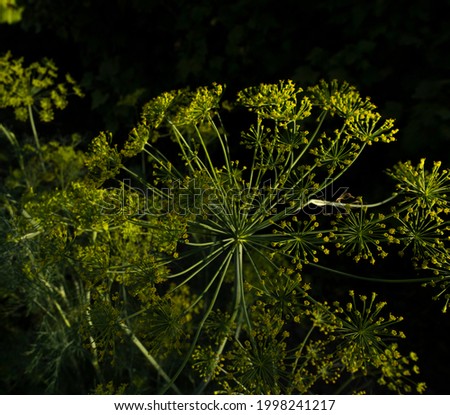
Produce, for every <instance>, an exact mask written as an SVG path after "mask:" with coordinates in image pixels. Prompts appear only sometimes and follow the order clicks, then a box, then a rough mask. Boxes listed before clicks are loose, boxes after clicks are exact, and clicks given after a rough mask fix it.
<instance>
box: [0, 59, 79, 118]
mask: <svg viewBox="0 0 450 415" xmlns="http://www.w3.org/2000/svg"><path fill="white" fill-rule="evenodd" d="M57 78H58V68H57V67H56V66H55V64H54V63H53V61H51V60H49V59H43V60H42V62H33V63H32V64H31V65H29V66H24V62H23V58H19V59H13V58H12V54H11V53H10V52H8V53H6V55H4V56H1V57H0V108H8V107H10V108H13V109H14V113H15V117H16V119H18V120H20V121H27V120H28V118H29V117H30V114H31V111H32V110H35V111H37V113H38V114H39V118H40V120H41V121H42V122H50V121H52V120H53V119H54V116H55V115H54V110H55V109H58V110H62V109H64V108H66V106H67V103H68V102H67V97H68V96H69V95H71V94H74V95H77V96H79V97H82V96H83V93H82V92H81V89H80V88H79V87H78V86H77V85H76V83H75V81H74V80H73V78H72V77H71V76H70V75H66V76H65V80H64V81H62V82H61V81H60V82H58V79H57Z"/></svg>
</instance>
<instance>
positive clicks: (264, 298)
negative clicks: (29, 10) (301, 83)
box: [0, 55, 449, 394]
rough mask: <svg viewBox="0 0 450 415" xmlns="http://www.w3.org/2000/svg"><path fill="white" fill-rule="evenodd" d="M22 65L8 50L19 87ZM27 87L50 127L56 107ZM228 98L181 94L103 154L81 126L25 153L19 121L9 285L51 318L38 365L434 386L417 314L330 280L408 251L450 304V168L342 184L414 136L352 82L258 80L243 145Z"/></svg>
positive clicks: (8, 240) (57, 376)
mask: <svg viewBox="0 0 450 415" xmlns="http://www.w3.org/2000/svg"><path fill="white" fill-rule="evenodd" d="M21 65H22V60H12V59H10V56H9V55H8V56H7V57H6V58H4V66H5V67H6V68H7V69H8V71H9V72H8V73H9V77H8V78H7V79H6V78H5V79H6V80H7V82H6V81H5V82H4V84H5V85H13V86H14V85H19V84H20V83H21V82H22V80H23V79H24V73H25V72H23V70H22V69H23V68H22V66H21ZM30 67H33V68H34V67H35V68H36V70H38V68H46V69H45V71H50V72H51V76H50V78H49V83H48V85H47V84H46V85H45V86H42V89H41V90H40V92H43V91H44V90H45V91H47V89H48V88H49V87H51V86H54V82H53V80H54V79H56V77H57V72H56V68H54V67H53V66H52V67H51V68H50V67H49V66H48V64H46V65H44V66H42V67H41V66H33V64H32V66H30ZM13 68H19V69H20V68H22V69H21V70H15V69H13ZM52 68H53V69H52ZM42 70H43V69H42ZM25 71H26V70H25ZM50 72H45V73H50ZM30 73H33V72H30ZM27 76H28V75H27ZM27 79H34V78H33V77H32V75H29V76H28V78H27ZM43 79H45V77H43V78H42V79H41V80H43ZM50 81H51V82H50ZM31 82H32V81H31ZM58 85H59V84H58ZM14 88H15V87H14ZM56 89H58V90H59V91H61V88H59V86H56ZM13 90H14V91H15V89H13V88H12V87H9V86H8V87H5V88H4V89H2V90H0V93H1V95H0V99H1V101H0V102H4V103H5V105H4V106H3V107H6V106H11V105H12V104H11V99H12V97H13V95H14V94H15V93H14V94H13V93H12V92H11V91H13ZM21 91H22V89H21ZM25 95H26V96H27V97H28V98H27V99H28V100H32V99H36V100H37V101H33V102H31V101H30V102H29V103H28V101H27V102H26V105H27V108H28V110H29V112H28V115H29V116H28V121H30V123H31V125H32V126H33V130H35V129H36V128H35V126H34V122H33V118H32V114H33V111H38V112H39V111H40V109H39V108H40V107H39V106H37V108H34V107H33V103H36V102H38V103H39V102H41V101H39V98H35V96H36V95H34V94H31V93H30V91H28V90H27V92H26V94H25ZM223 95H224V87H223V86H221V85H217V84H213V85H212V86H211V87H200V88H197V89H194V90H188V89H183V90H176V91H171V92H167V93H163V94H162V95H160V96H159V97H157V98H154V99H152V100H151V101H149V102H148V103H147V104H145V105H144V107H143V111H142V115H141V120H140V122H139V123H138V124H137V125H136V126H135V128H133V129H132V131H131V132H130V134H129V135H128V137H127V139H126V140H125V143H124V144H123V145H122V146H121V147H119V146H118V145H116V144H114V143H113V137H112V135H111V134H110V133H107V132H101V133H99V135H98V136H97V137H96V138H94V139H93V140H92V143H91V145H90V148H89V149H88V151H82V150H80V149H78V148H77V147H76V136H74V138H73V140H72V143H71V144H67V145H63V144H61V143H58V142H56V141H48V142H47V143H45V144H42V145H40V142H39V140H38V139H37V132H34V136H35V141H34V144H33V145H32V144H28V143H27V144H24V143H22V142H19V140H17V138H16V136H15V135H14V133H13V132H12V128H11V127H6V126H4V125H3V124H1V125H0V126H1V132H2V136H5V137H6V138H7V139H8V142H9V145H10V146H11V147H12V148H13V149H14V151H15V153H16V155H17V159H18V162H17V164H18V167H17V168H16V169H13V170H11V171H10V172H9V174H8V177H7V178H6V180H5V184H4V189H3V190H2V227H1V231H2V245H1V252H0V255H1V258H2V263H3V264H4V266H3V267H2V271H1V274H0V278H1V280H0V281H1V284H0V290H1V291H0V294H1V296H2V298H3V299H4V300H5V304H8V307H9V308H8V309H9V310H10V309H12V310H16V312H20V310H21V309H22V308H25V310H26V313H27V315H30V316H32V318H33V328H32V329H33V334H32V336H33V340H32V346H31V347H30V349H29V350H28V352H29V353H28V354H27V356H26V357H25V356H24V357H23V358H24V359H28V360H27V376H29V377H30V378H31V379H33V383H34V385H35V387H36V388H38V389H39V388H40V389H41V390H44V385H45V387H46V388H47V389H46V391H47V392H52V393H58V392H59V393H60V392H78V393H80V392H81V393H87V392H91V393H166V392H167V393H185V394H187V393H246V394H266V393H267V394H269V393H271V394H273V393H277V394H287V393H290V394H293V393H302V394H305V393H331V392H340V393H352V392H368V393H378V392H379V391H391V392H394V393H408V392H413V393H417V392H419V393H421V392H423V391H424V390H425V384H424V383H423V382H421V381H420V380H416V375H417V374H418V373H419V368H418V365H417V362H416V361H417V355H416V354H415V353H414V352H409V351H406V352H403V350H402V347H401V345H400V343H401V340H402V339H403V338H404V337H405V335H404V334H403V332H402V331H401V329H400V328H397V327H398V326H399V323H400V322H401V321H402V318H401V317H396V316H394V315H393V314H392V313H391V312H389V311H387V310H386V303H385V302H383V301H381V302H379V301H377V300H376V294H371V295H370V296H366V295H362V294H361V295H357V294H355V293H354V292H353V291H350V297H351V299H350V300H347V299H342V298H321V297H322V296H321V295H320V293H319V292H318V291H317V290H316V287H319V286H320V284H321V279H322V278H323V277H322V274H323V273H325V272H336V274H337V275H340V276H341V278H345V277H347V278H360V279H364V278H369V277H360V276H358V275H355V273H352V272H351V270H352V267H353V262H352V261H347V258H346V256H349V257H350V258H352V259H353V260H354V261H356V262H363V261H366V262H367V263H368V264H374V263H378V261H380V260H383V258H384V257H386V255H388V254H389V255H390V254H392V253H393V251H395V249H396V248H398V249H397V250H398V252H399V253H401V254H403V255H408V256H409V257H410V258H412V259H413V261H414V263H415V265H416V268H417V270H418V271H420V272H423V273H424V274H425V275H424V276H421V277H420V278H417V277H414V276H412V277H411V278H410V279H409V280H403V282H415V281H416V282H426V283H429V284H431V285H439V286H440V287H441V291H440V292H439V293H438V294H437V297H439V298H443V299H444V307H446V306H447V303H448V294H447V293H446V290H447V288H448V286H447V284H448V269H449V268H448V261H447V257H448V252H447V249H448V242H447V241H448V236H447V233H448V230H449V226H448V221H447V217H446V215H447V214H448V211H449V210H448V206H447V204H448V198H447V194H448V190H447V189H448V172H447V171H446V170H443V171H441V170H440V166H439V165H438V164H435V166H434V168H433V170H432V171H431V172H427V171H425V168H424V162H421V163H420V164H419V166H418V167H413V166H412V164H411V163H401V164H398V165H397V166H396V167H395V168H394V169H393V170H392V171H390V173H389V174H390V175H391V176H392V177H393V178H394V179H395V180H396V181H397V183H398V185H397V189H395V193H393V194H391V195H386V199H385V200H383V201H381V202H375V203H366V202H365V200H364V199H363V197H362V196H358V197H353V196H351V195H348V194H347V193H345V192H341V193H336V192H335V191H333V190H332V189H333V184H336V183H337V181H338V180H339V179H341V178H343V177H345V174H346V173H347V172H348V171H349V169H350V168H351V167H352V165H353V164H354V162H355V161H356V160H357V158H358V157H359V156H360V154H361V153H362V151H364V150H365V149H366V148H368V147H369V146H371V145H372V144H378V143H379V144H382V145H385V144H387V143H390V142H392V141H393V140H394V135H395V133H396V132H397V131H396V130H395V129H394V128H393V121H392V120H389V119H388V120H384V119H383V118H382V117H381V115H380V114H379V113H378V112H377V108H376V106H375V105H374V104H373V103H372V102H371V101H370V100H369V99H368V98H363V97H361V96H360V94H359V93H358V91H357V90H356V89H355V88H354V87H352V86H350V85H349V84H347V83H338V82H337V81H332V82H330V83H327V82H324V81H323V82H321V83H319V84H318V85H316V86H313V87H310V88H307V89H302V88H299V87H298V86H297V85H296V84H295V83H294V82H293V81H281V82H279V83H277V84H262V85H260V86H258V87H251V88H246V89H244V90H242V91H240V92H239V93H238V95H237V99H236V101H235V102H234V103H233V104H232V105H231V108H232V109H234V108H238V111H243V109H247V110H248V111H249V114H250V117H251V118H250V119H251V120H252V121H251V125H250V126H246V129H245V130H244V131H242V133H241V137H240V138H239V137H234V136H231V135H230V136H228V132H227V130H226V128H225V125H224V123H223V122H222V116H223V115H224V114H226V117H227V119H228V118H229V117H231V116H232V114H229V113H228V112H227V111H228V110H227V109H225V108H224V105H223V101H222V97H223ZM14 96H15V95H14ZM50 96H51V93H50ZM14 102H16V101H14ZM17 102H18V101H17ZM52 102H53V103H54V105H55V106H56V107H57V105H56V101H52ZM14 105H15V104H14ZM14 105H13V106H14ZM21 105H25V104H23V102H22V101H20V103H18V104H17V108H20V107H21ZM39 105H40V104H39ZM229 107H230V105H226V108H229ZM15 108H16V107H15ZM41 118H42V117H41ZM42 121H46V119H45V117H44V119H42ZM239 141H241V143H242V146H241V147H240V148H239V150H240V151H239V160H238V159H236V158H235V157H234V156H232V154H234V153H233V151H234V150H236V147H237V146H235V145H234V144H233V143H238V142H239ZM166 146H167V147H169V148H171V149H174V148H175V149H176V150H175V151H164V148H165V147H166ZM329 195H331V196H329ZM393 201H395V202H393ZM342 254H345V256H344V257H340V255H342ZM330 256H333V258H334V260H333V261H332V262H333V266H331V267H330V261H329V260H328V258H329V257H330ZM428 270H430V271H432V272H430V273H429V275H428ZM386 280H387V278H386ZM380 281H381V282H383V279H380ZM400 281H402V280H400ZM2 312H4V313H6V312H7V308H6V307H4V309H3V308H2ZM67 378H70V379H71V382H70V385H73V386H72V387H73V388H74V389H70V387H69V389H70V390H67V386H64V379H67ZM74 379H75V380H76V381H74ZM65 388H66V389H65Z"/></svg>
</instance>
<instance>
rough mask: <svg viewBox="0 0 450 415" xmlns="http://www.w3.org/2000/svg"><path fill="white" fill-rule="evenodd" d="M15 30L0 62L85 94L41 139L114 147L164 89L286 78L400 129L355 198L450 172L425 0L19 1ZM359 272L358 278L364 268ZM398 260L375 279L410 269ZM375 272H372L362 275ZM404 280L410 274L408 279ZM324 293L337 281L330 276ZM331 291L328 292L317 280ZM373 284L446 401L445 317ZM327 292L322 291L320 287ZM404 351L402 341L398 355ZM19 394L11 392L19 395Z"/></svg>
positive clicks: (449, 63)
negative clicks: (17, 60)
mask: <svg viewBox="0 0 450 415" xmlns="http://www.w3.org/2000/svg"><path fill="white" fill-rule="evenodd" d="M21 4H23V5H24V6H25V11H24V15H23V20H22V21H21V22H20V23H18V24H16V25H12V26H9V25H6V24H3V25H0V54H4V53H5V52H7V51H8V50H10V51H11V52H12V53H13V56H14V57H19V56H24V57H25V59H26V61H27V62H29V63H31V62H32V61H34V60H37V59H40V58H42V57H44V56H46V57H49V58H52V59H53V60H54V61H55V62H56V64H57V66H58V67H59V68H60V70H61V71H62V72H70V73H71V74H72V75H73V76H74V78H75V79H77V80H78V81H80V83H81V85H82V87H83V89H84V91H85V93H86V98H84V99H83V100H78V99H74V100H72V103H71V104H70V105H69V107H68V109H67V110H66V111H65V112H64V113H62V114H58V115H57V119H56V121H55V123H53V124H52V125H51V126H50V127H51V128H50V129H49V130H48V134H52V135H55V134H56V135H60V136H64V135H66V134H69V133H72V132H79V133H81V134H82V135H83V137H84V138H85V141H86V143H87V142H89V140H90V139H91V138H92V137H94V136H95V135H96V134H97V133H98V131H100V130H106V129H108V130H111V131H113V132H114V133H115V137H116V140H118V141H120V140H122V139H123V138H125V137H126V134H127V131H128V130H129V128H130V127H131V126H132V125H133V124H134V123H135V121H136V120H137V119H138V117H139V110H140V106H141V105H142V104H143V103H144V102H145V101H146V100H148V99H149V98H151V97H153V96H155V95H157V94H159V93H160V92H162V91H165V90H170V89H174V88H180V87H185V86H190V87H195V86H198V85H205V84H210V83H211V82H213V81H216V82H218V83H225V84H227V94H228V97H229V98H230V99H233V97H234V94H235V93H236V91H237V90H239V89H240V88H242V87H247V86H250V85H253V84H259V83H260V82H276V81H278V80H279V79H285V78H290V79H293V80H294V81H296V82H297V83H298V84H300V85H304V86H305V87H306V86H308V85H310V84H313V83H315V82H316V81H318V80H319V79H321V78H324V79H327V80H329V79H333V78H338V79H340V80H346V81H348V82H349V83H351V84H353V85H355V86H356V87H357V88H358V89H359V90H360V91H361V93H362V95H368V96H370V97H371V98H372V100H373V102H374V103H375V104H377V105H378V107H379V109H380V112H381V113H382V114H383V115H384V116H387V117H393V118H396V120H397V124H396V125H397V127H398V128H400V132H399V134H398V141H397V142H396V143H394V144H390V145H389V146H387V147H385V146H383V145H380V146H378V147H377V148H374V149H371V150H370V151H369V153H368V154H367V155H364V156H363V158H362V159H361V160H360V161H359V162H358V163H357V164H356V166H355V170H354V175H353V176H352V178H350V179H349V180H351V182H349V185H351V186H352V188H356V190H355V192H354V193H355V194H365V195H368V200H369V199H370V198H371V197H372V198H373V199H376V198H377V196H378V195H380V194H383V192H384V195H386V194H389V193H390V192H391V189H387V190H386V189H385V187H386V186H393V184H392V183H391V182H390V181H389V180H387V179H386V177H385V175H384V174H383V170H384V169H386V168H388V167H390V166H392V165H393V164H394V163H395V162H397V161H400V160H403V161H405V160H408V159H410V160H412V161H413V163H414V164H415V163H417V162H418V160H419V159H420V158H422V157H426V158H427V159H428V160H429V161H430V162H431V161H432V160H441V161H442V162H443V163H444V165H445V166H449V165H450V153H449V151H448V147H449V142H450V103H449V99H448V98H449V96H450V94H449V93H450V25H449V24H448V15H449V14H448V12H449V11H450V7H449V6H450V4H449V1H447V0H445V1H439V2H430V1H429V0H409V1H405V0H396V1H392V0H371V1H351V0H329V1H301V0H296V1H281V0H279V1H269V0H259V1H255V0H253V1H252V0H233V1H224V0H195V1H193V0H189V1H188V0H108V1H105V0H79V1H74V0H72V1H71V0H62V1H54V0H53V1H52V0H34V1H32V0H27V1H25V0H23V1H22V2H21ZM362 271H364V272H365V271H366V270H365V269H363V270H362ZM410 271H411V270H410V269H409V264H407V263H406V264H405V263H401V262H399V260H397V259H393V260H390V261H387V262H386V265H384V269H381V270H377V272H382V273H383V275H389V274H390V273H392V274H396V273H398V272H402V273H405V272H410ZM368 272H372V273H373V272H375V271H368ZM411 272H412V271H411ZM328 281H329V284H331V285H333V286H335V285H336V284H341V283H342V282H341V280H340V279H334V278H332V277H329V280H328ZM327 284H328V283H327ZM362 288H365V289H366V288H370V289H371V290H375V291H378V292H382V293H383V296H384V297H386V296H387V297H389V298H388V301H389V307H390V309H392V311H393V312H394V313H395V314H400V315H404V316H405V317H407V319H406V321H405V324H404V326H403V329H404V330H405V332H406V334H407V336H408V340H407V342H408V344H409V345H410V346H409V348H410V349H413V350H414V351H416V352H417V353H418V354H419V356H420V359H421V360H420V366H421V368H422V378H423V379H424V380H425V381H426V382H427V384H428V386H429V390H428V393H440V394H447V393H450V386H449V382H448V369H449V367H450V365H449V363H450V361H449V358H448V352H447V346H448V344H447V343H446V342H445V338H446V336H447V335H448V332H449V329H450V323H449V317H448V316H447V315H442V314H441V312H440V307H441V304H438V303H436V302H433V301H432V300H431V297H432V295H433V294H435V292H434V291H432V290H431V289H423V288H421V287H420V286H419V285H418V284H417V285H404V284H403V285H392V286H388V287H386V286H377V285H373V286H372V285H370V286H369V287H367V284H366V285H364V287H362ZM325 291H326V289H325ZM407 346H408V345H404V347H405V348H407ZM24 392H25V391H22V393H24Z"/></svg>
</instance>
